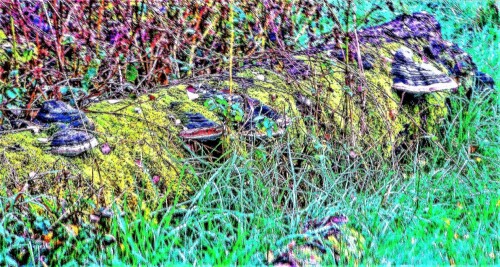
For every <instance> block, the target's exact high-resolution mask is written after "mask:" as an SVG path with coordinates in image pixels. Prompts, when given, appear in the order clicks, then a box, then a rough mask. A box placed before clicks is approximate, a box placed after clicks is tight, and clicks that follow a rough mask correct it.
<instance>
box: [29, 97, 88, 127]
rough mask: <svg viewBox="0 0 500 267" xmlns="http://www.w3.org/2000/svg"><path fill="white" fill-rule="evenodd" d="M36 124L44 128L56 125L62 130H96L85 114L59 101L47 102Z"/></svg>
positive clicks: (36, 118) (37, 117) (39, 113)
mask: <svg viewBox="0 0 500 267" xmlns="http://www.w3.org/2000/svg"><path fill="white" fill-rule="evenodd" d="M34 122H35V123H37V124H41V125H44V126H48V125H50V124H56V125H58V127H59V128H60V129H65V128H87V129H91V130H93V129H94V125H93V124H92V122H90V120H89V119H88V118H87V116H86V115H85V113H83V112H81V111H80V110H77V109H74V108H72V107H71V106H69V105H68V104H66V103H64V102H62V101H58V100H49V101H45V102H44V103H43V105H42V108H41V109H40V110H39V111H38V114H37V115H36V117H35V120H34Z"/></svg>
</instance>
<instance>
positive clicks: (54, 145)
mask: <svg viewBox="0 0 500 267" xmlns="http://www.w3.org/2000/svg"><path fill="white" fill-rule="evenodd" d="M97 144H98V142H97V139H96V138H95V137H94V136H93V135H92V134H90V133H88V132H87V131H84V130H76V129H65V130H61V131H59V132H57V133H55V134H54V135H53V136H52V137H51V141H50V151H51V152H52V153H54V154H57V155H62V156H67V157H74V156H78V155H80V154H82V153H83V152H85V151H88V150H90V149H92V148H94V147H95V146H97Z"/></svg>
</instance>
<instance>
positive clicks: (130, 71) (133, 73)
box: [125, 65, 139, 82]
mask: <svg viewBox="0 0 500 267" xmlns="http://www.w3.org/2000/svg"><path fill="white" fill-rule="evenodd" d="M137 76H139V71H138V70H137V69H136V68H135V67H134V66H133V65H128V66H127V71H126V73H125V77H126V78H127V81H129V82H134V81H135V80H136V79H137Z"/></svg>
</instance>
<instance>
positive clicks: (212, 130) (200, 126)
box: [179, 113, 224, 142]
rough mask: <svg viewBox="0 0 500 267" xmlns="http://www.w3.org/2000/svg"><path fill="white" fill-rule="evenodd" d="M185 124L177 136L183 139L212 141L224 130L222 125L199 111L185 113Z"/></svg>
mask: <svg viewBox="0 0 500 267" xmlns="http://www.w3.org/2000/svg"><path fill="white" fill-rule="evenodd" d="M185 115H186V118H187V124H186V125H185V128H184V130H182V131H181V132H180V133H179V136H180V137H182V138H183V139H185V140H197V141H200V142H203V141H212V140H216V139H218V138H219V137H220V136H221V135H222V133H223V132H224V127H222V126H221V125H219V124H217V123H215V122H213V121H211V120H209V119H207V118H206V117H205V116H203V115H202V114H200V113H186V114H185Z"/></svg>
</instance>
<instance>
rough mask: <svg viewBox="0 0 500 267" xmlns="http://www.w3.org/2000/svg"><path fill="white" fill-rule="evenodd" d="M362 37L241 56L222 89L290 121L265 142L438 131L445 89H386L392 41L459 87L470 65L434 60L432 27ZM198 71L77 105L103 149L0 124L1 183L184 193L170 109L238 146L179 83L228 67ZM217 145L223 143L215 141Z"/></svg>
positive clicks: (398, 137)
mask: <svg viewBox="0 0 500 267" xmlns="http://www.w3.org/2000/svg"><path fill="white" fill-rule="evenodd" d="M410 18H412V17H411V16H410ZM400 19H401V18H400ZM413 19H415V20H419V17H418V16H416V17H414V18H413ZM426 19H428V18H427V17H426ZM426 25H427V24H426ZM431 26H432V25H431ZM433 27H434V28H432V30H434V31H436V32H439V29H438V28H436V26H435V25H434V26H433ZM367 32H370V31H367ZM360 36H361V37H362V36H363V35H362V33H360ZM361 37H360V39H361V40H360V42H359V43H358V44H359V45H355V47H353V48H351V47H349V48H348V50H346V51H343V50H342V49H340V50H339V49H337V48H336V46H335V45H334V46H333V48H332V49H327V48H323V49H319V50H318V51H315V52H314V53H313V52H310V51H309V52H306V53H301V54H298V55H295V56H293V57H290V58H278V57H274V58H273V57H272V56H271V57H269V58H270V61H268V62H270V63H271V64H258V63H259V62H257V63H256V62H248V64H245V67H244V68H241V69H240V70H238V72H237V73H236V74H235V75H234V79H233V81H232V84H231V87H232V88H233V91H232V92H231V93H232V94H241V95H246V96H250V97H252V98H255V99H258V100H259V101H261V102H262V103H264V104H266V105H268V106H270V107H272V108H274V109H275V110H276V111H278V112H280V113H282V114H286V117H287V118H289V119H290V121H291V124H290V125H289V127H288V129H287V133H286V134H285V136H284V137H282V138H280V137H278V138H274V140H272V142H288V141H290V140H292V141H293V142H294V145H296V146H297V147H304V145H306V143H305V142H307V138H308V137H310V136H317V137H319V138H322V139H325V140H326V141H331V142H334V141H335V140H342V141H343V142H347V143H348V146H349V147H352V148H355V147H357V148H358V149H359V150H363V149H365V148H368V147H369V148H371V149H378V150H380V151H381V153H382V154H384V155H387V156H389V155H390V154H392V153H394V152H395V151H396V149H397V148H398V147H399V146H400V145H401V144H402V143H404V142H407V141H409V140H411V139H415V138H418V137H421V136H427V137H429V136H430V137H432V136H434V135H436V134H438V131H439V128H440V127H439V126H440V125H441V124H442V122H443V120H446V119H447V118H448V108H447V105H446V101H447V98H448V96H449V95H450V94H452V93H454V92H452V91H446V92H436V93H428V94H422V95H405V94H401V93H399V92H397V91H395V90H394V89H393V88H392V83H393V81H392V76H391V60H392V58H393V55H394V53H395V51H396V50H398V49H400V48H401V47H408V48H410V49H412V50H413V51H416V53H415V58H414V59H415V61H416V62H420V61H426V62H428V63H430V64H432V65H434V66H435V67H436V68H438V69H439V70H441V71H442V72H443V73H447V74H448V75H450V76H452V77H454V78H455V79H457V81H458V82H460V83H461V84H462V86H461V88H466V87H467V86H465V85H467V83H468V79H469V78H470V75H469V74H470V73H471V72H466V73H464V74H463V75H456V74H454V73H453V72H452V70H450V66H449V65H451V66H452V67H453V66H455V65H456V64H457V63H456V62H457V61H456V59H455V57H454V55H453V54H447V53H448V51H442V52H441V57H442V58H443V60H441V59H437V58H430V57H426V56H425V55H424V53H423V51H425V50H426V49H427V48H428V47H429V46H430V42H431V41H433V42H434V41H436V40H440V39H439V38H440V33H439V35H438V37H439V38H438V37H435V36H434V37H435V38H434V39H432V40H430V39H428V38H427V37H426V36H424V37H422V36H411V35H410V36H405V38H404V39H403V38H401V39H397V38H396V39H392V40H384V41H382V42H378V41H374V40H372V39H370V38H368V37H365V38H364V39H363V38H361ZM443 42H444V41H443ZM339 52H340V53H341V54H342V53H344V54H343V55H345V54H351V56H342V57H343V59H342V58H341V59H339V56H335V54H337V55H338V53H339ZM357 53H359V54H360V55H359V56H357ZM352 55H354V56H352ZM368 55H369V56H368ZM346 58H347V59H348V60H346ZM363 60H364V61H369V63H370V66H369V68H366V69H363V68H361V65H362V64H360V63H361V62H362V61H363ZM446 62H448V63H449V64H448V63H446ZM447 64H448V65H447ZM297 66H302V67H303V68H304V69H305V70H307V71H302V74H304V75H298V73H300V72H301V71H298V72H297V71H296V69H297ZM291 70H292V71H291ZM304 72H305V73H304ZM198 78H199V79H195V80H194V81H193V80H191V81H190V82H185V83H182V82H181V83H179V84H177V85H172V86H169V87H166V88H162V89H160V90H158V91H156V92H154V93H151V94H150V95H143V96H141V97H139V98H137V99H135V100H131V99H123V100H121V101H118V102H116V103H115V102H114V101H108V100H106V99H101V100H100V101H99V102H97V103H94V104H91V105H89V106H88V107H87V108H86V109H85V110H84V111H85V113H86V114H87V116H88V117H89V118H90V119H91V120H92V121H93V122H94V123H95V126H96V128H95V132H94V134H95V135H96V136H97V139H98V141H99V144H100V146H101V145H104V144H106V146H109V147H110V148H111V152H110V153H109V154H107V153H102V152H101V148H100V146H98V147H96V148H94V149H93V150H91V151H89V152H87V153H86V154H84V155H81V156H78V157H72V158H68V157H63V156H59V155H54V154H51V153H49V152H48V151H46V148H44V146H43V145H42V144H41V143H40V142H39V139H40V138H46V137H49V134H48V132H42V133H40V134H34V133H32V132H30V131H20V132H15V133H4V134H1V135H0V148H1V149H0V162H1V164H2V165H1V166H0V178H1V179H2V183H4V184H5V185H6V186H5V187H2V189H0V190H7V191H16V190H20V188H22V187H23V185H24V184H25V183H28V184H29V185H30V188H31V190H33V191H34V192H39V193H47V192H48V193H51V194H55V195H57V196H61V197H62V195H61V194H64V193H63V191H64V190H61V189H71V188H74V189H75V190H77V191H78V190H81V189H85V190H86V192H90V193H91V194H93V195H95V196H97V197H98V198H99V199H98V200H99V201H101V202H104V203H106V204H109V203H110V202H112V201H114V200H115V199H122V198H123V196H124V195H127V196H134V195H136V194H137V193H145V194H146V195H155V194H156V193H155V192H163V193H168V194H169V195H170V196H176V195H180V196H186V195H188V194H189V192H190V191H191V190H193V188H192V187H191V186H190V184H191V182H190V179H191V178H192V177H193V175H196V174H195V173H194V172H193V170H192V168H191V165H190V162H192V161H189V160H186V159H188V158H191V157H192V155H193V152H192V151H190V150H189V149H188V146H186V143H185V142H184V141H183V140H182V139H181V138H180V137H179V132H180V131H181V130H182V125H181V124H179V123H178V120H179V118H181V117H182V115H183V114H184V113H186V112H192V113H201V114H203V115H204V116H205V117H207V118H209V119H211V120H213V121H215V122H217V123H219V124H227V125H226V134H225V135H224V136H223V137H222V138H221V139H223V143H224V140H226V142H227V140H232V141H231V142H232V145H231V149H235V148H237V146H235V145H234V143H235V141H236V140H241V139H240V137H239V135H238V134H239V132H238V129H237V128H235V127H231V125H230V124H228V121H230V120H229V119H228V117H227V116H221V114H220V113H219V112H217V111H216V110H210V109H209V108H207V107H206V106H205V105H204V103H200V102H196V101H192V100H190V99H189V98H188V95H187V93H186V90H185V89H186V87H187V86H188V84H194V85H195V86H198V85H199V84H210V86H211V87H213V88H216V89H225V88H227V87H228V86H229V85H230V81H229V78H228V76H225V75H219V76H213V77H198ZM459 91H460V90H459ZM290 137H292V138H290ZM226 148H228V147H224V145H223V146H222V148H221V149H226ZM4 193H6V192H0V194H4ZM131 199H134V198H133V197H132V198H131Z"/></svg>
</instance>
